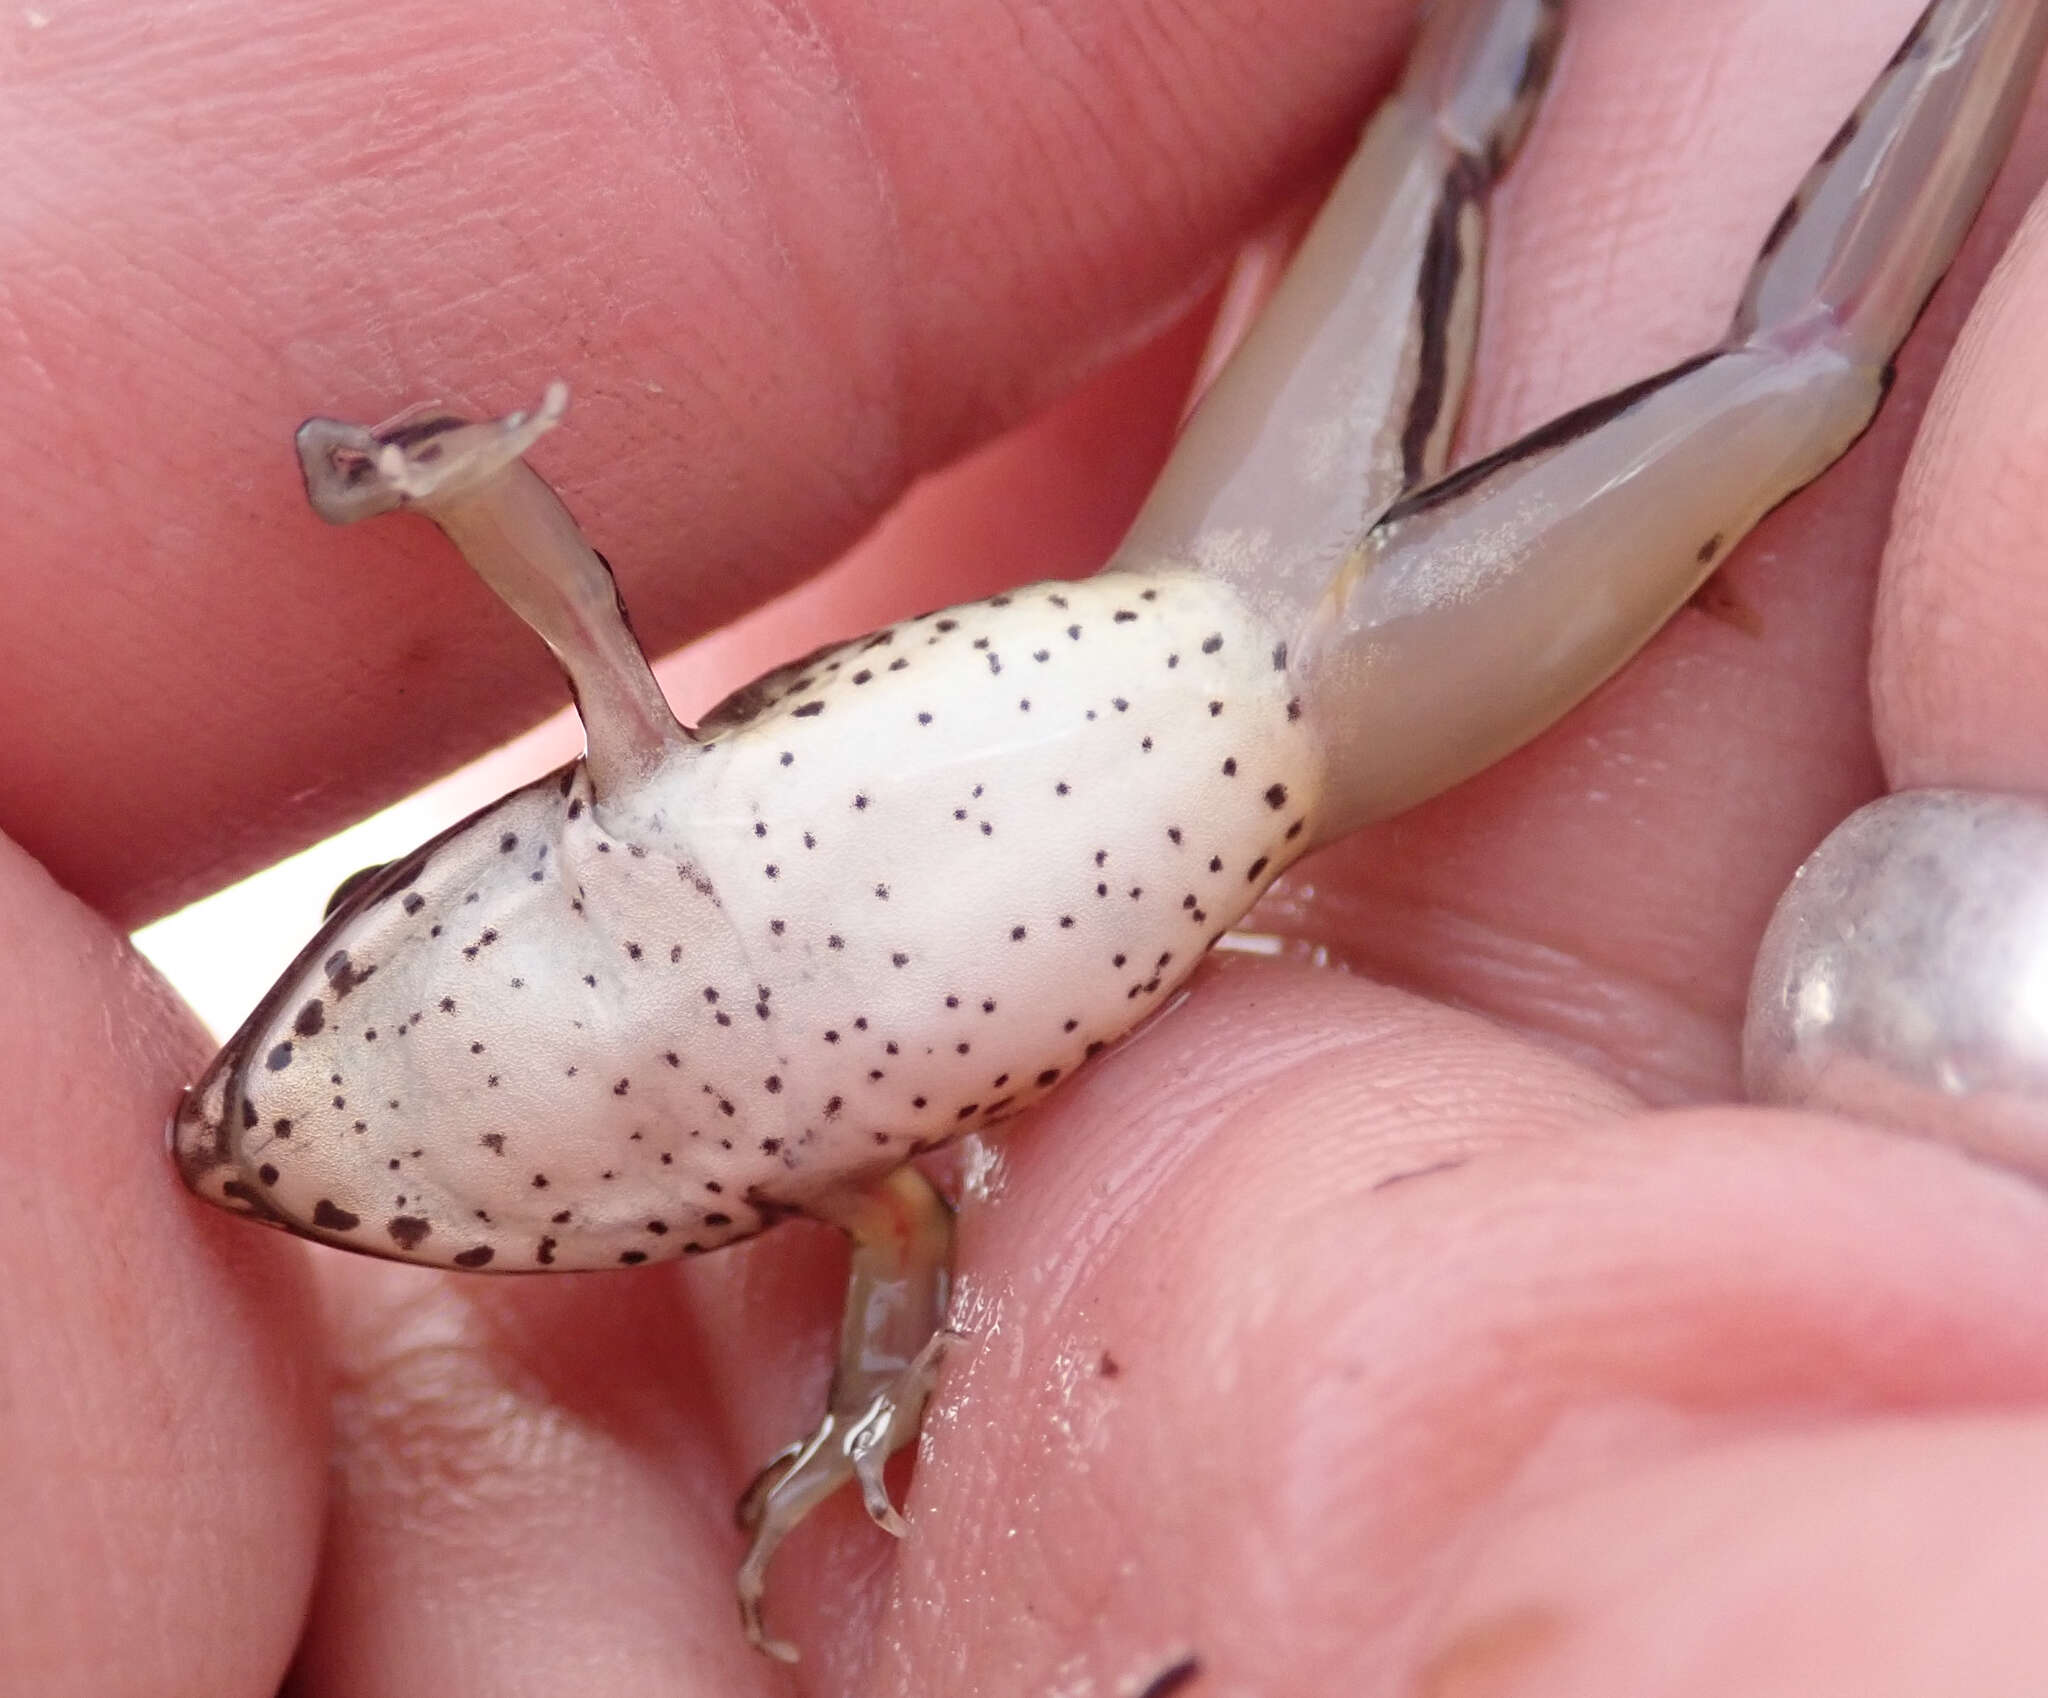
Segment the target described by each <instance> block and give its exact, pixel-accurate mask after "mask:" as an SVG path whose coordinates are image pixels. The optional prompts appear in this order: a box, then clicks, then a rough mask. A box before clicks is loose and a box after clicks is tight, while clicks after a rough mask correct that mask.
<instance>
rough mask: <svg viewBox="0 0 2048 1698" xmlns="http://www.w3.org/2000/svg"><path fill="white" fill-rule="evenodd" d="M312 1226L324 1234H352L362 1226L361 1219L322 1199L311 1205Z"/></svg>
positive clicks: (359, 1216)
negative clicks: (324, 1232)
mask: <svg viewBox="0 0 2048 1698" xmlns="http://www.w3.org/2000/svg"><path fill="white" fill-rule="evenodd" d="M313 1224H314V1225H315V1226H317V1227H319V1228H321V1229H322V1230H323V1231H326V1232H353V1231H355V1229H356V1228H357V1227H359V1226H361V1225H362V1224H363V1218H362V1216H361V1215H352V1214H350V1213H349V1212H348V1210H346V1209H344V1208H341V1207H339V1206H338V1205H337V1204H335V1203H333V1202H331V1201H329V1200H328V1199H327V1198H325V1197H322V1198H321V1199H320V1201H319V1202H317V1203H315V1204H314V1205H313Z"/></svg>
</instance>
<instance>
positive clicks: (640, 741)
mask: <svg viewBox="0 0 2048 1698" xmlns="http://www.w3.org/2000/svg"><path fill="white" fill-rule="evenodd" d="M568 406H569V391H568V387H567V386H566V385H565V384H562V383H560V382H556V383H551V384H549V385H548V388H547V393H546V394H545V395H544V396H542V398H541V402H540V405H539V406H537V407H535V408H533V409H531V410H530V411H524V412H516V413H508V414H506V415H505V416H504V417H503V418H499V419H491V420H487V421H485V422H484V423H481V424H476V423H472V422H471V421H469V420H467V419H464V418H460V417H458V416H456V415H455V414H452V413H449V412H446V411H444V410H442V409H441V408H439V407H433V406H429V407H414V408H410V409H408V410H407V411H406V412H403V413H401V414H399V415H398V416H397V417H396V418H394V419H389V420H386V421H385V422H384V423H383V424H381V425H375V426H364V425H352V424H345V423H343V422H342V421H341V420H339V419H308V420H307V421H306V422H305V423H304V424H303V425H301V426H300V427H299V434H298V438H297V441H298V450H299V468H300V470H301V471H302V472H303V473H304V474H305V479H306V497H307V499H308V500H309V501H310V502H311V503H312V506H313V511H314V512H316V513H318V514H319V515H320V517H321V518H323V519H325V520H326V521H327V522H328V523H329V524H334V525H346V524H352V523H354V522H355V521H356V520H358V519H368V518H374V517H375V516H376V515H378V514H380V513H395V512H398V511H400V510H402V509H407V508H410V509H413V510H416V511H418V512H421V513H424V514H425V515H426V516H427V517H428V518H430V519H432V520H433V521H434V522H435V523H436V524H437V525H439V526H440V527H441V529H442V530H443V531H445V532H446V533H447V534H448V537H449V540H450V541H452V542H453V543H454V544H455V546H456V547H457V548H459V549H460V550H461V551H462V555H463V558H464V559H466V560H467V561H468V562H469V563H470V565H471V566H472V567H473V568H475V570H476V574H477V576H478V577H480V578H482V579H483V581H484V582H485V583H486V584H488V585H489V586H490V587H491V589H492V590H494V591H495V592H496V593H497V595H498V597H499V599H500V600H501V601H503V602H504V603H505V605H506V606H507V607H509V608H511V609H512V611H513V612H514V613H516V614H518V615H519V617H520V618H521V619H523V620H525V621H526V623H527V624H528V625H529V626H531V627H532V628H533V630H534V631H535V632H536V633H537V634H538V635H539V636H540V637H541V639H542V640H543V641H544V642H546V644H547V645H548V647H549V648H551V649H552V650H554V653H555V658H556V659H557V660H558V661H560V662H561V664H562V670H563V671H564V672H566V673H567V674H568V676H569V687H570V689H571V690H572V691H573V692H574V693H575V697H576V706H577V711H578V712H579V713H581V714H582V716H583V728H584V732H585V735H586V737H587V738H588V742H589V756H588V764H589V767H590V777H591V788H592V791H593V794H594V796H595V800H596V805H597V807H598V808H599V810H600V811H601V812H602V811H607V810H613V809H619V808H622V807H624V806H626V805H627V801H628V798H629V797H630V795H631V793H632V792H633V791H634V790H635V789H636V788H637V787H638V786H639V785H641V784H642V783H644V782H645V781H646V780H647V779H648V778H650V777H652V776H653V775H654V774H655V773H656V772H657V771H658V770H660V768H661V767H662V765H663V763H664V762H665V761H666V760H667V759H668V757H669V756H670V755H672V754H673V753H674V752H675V750H676V749H677V748H678V747H680V746H681V745H682V744H684V743H686V742H688V741H689V735H688V733H687V732H685V731H684V730H683V728H682V727H681V726H680V725H678V724H677V723H676V719H675V716H674V715H673V714H672V713H670V712H669V709H668V704H667V702H666V701H664V700H663V698H662V694H661V689H660V687H659V686H658V685H657V684H656V683H655V682H654V674H653V673H652V672H650V671H649V670H648V667H647V659H646V656H645V655H643V654H642V653H641V652H640V645H639V644H638V643H637V642H636V641H635V640H634V638H633V633H632V631H631V629H630V628H629V627H628V626H627V624H626V618H625V611H624V609H623V608H622V607H621V606H620V604H619V593H618V588H617V586H616V585H615V584H614V583H613V581H612V574H611V568H610V567H609V566H607V565H606V564H605V562H604V559H603V557H602V556H601V555H599V554H598V552H597V551H596V550H595V549H593V548H592V547H591V546H590V545H589V544H588V543H587V542H585V541H584V540H583V535H582V533H581V532H580V531H579V530H577V528H576V521H575V520H574V519H572V518H570V516H569V511H568V509H567V508H565V507H564V506H563V505H562V503H561V501H560V499H559V498H558V497H557V496H556V495H555V492H554V491H553V490H552V489H550V488H549V487H548V486H547V484H546V483H545V482H544V481H543V480H542V478H541V476H540V474H539V473H538V472H536V471H534V470H533V469H532V468H531V467H530V466H528V465H527V464H526V462H525V460H524V459H523V458H522V456H523V455H525V453H526V452H527V450H528V449H530V448H531V447H532V446H533V445H534V444H535V443H536V442H538V441H539V440H540V439H541V438H542V437H543V436H545V435H546V434H547V433H548V432H549V431H551V430H553V429H554V427H555V426H556V425H557V424H559V423H560V422H561V419H562V415H563V413H564V412H566V411H567V409H568Z"/></svg>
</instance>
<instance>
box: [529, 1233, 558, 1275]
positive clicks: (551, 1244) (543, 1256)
mask: <svg viewBox="0 0 2048 1698" xmlns="http://www.w3.org/2000/svg"><path fill="white" fill-rule="evenodd" d="M533 1259H534V1260H535V1261H536V1262H538V1263H539V1264H540V1265H541V1266H542V1267H544V1268H547V1267H553V1266H554V1262H555V1241H554V1240H553V1239H552V1238H543V1239H542V1240H541V1241H540V1245H539V1247H538V1248H537V1249H535V1251H534V1252H533Z"/></svg>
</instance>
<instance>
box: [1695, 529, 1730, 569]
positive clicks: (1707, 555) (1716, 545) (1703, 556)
mask: <svg viewBox="0 0 2048 1698" xmlns="http://www.w3.org/2000/svg"><path fill="white" fill-rule="evenodd" d="M1722 540H1723V539H1722V536H1721V533H1720V532H1719V531H1716V532H1715V533H1714V534H1713V535H1712V536H1710V537H1708V538H1707V540H1706V541H1705V542H1703V543H1701V544H1700V551H1699V553H1698V554H1696V555H1694V556H1693V558H1694V559H1695V560H1697V561H1698V562H1699V563H1700V564H1701V565H1702V566H1704V565H1706V564H1707V562H1708V561H1710V560H1712V559H1713V558H1714V556H1715V555H1717V554H1719V553H1720V552H1721V543H1722Z"/></svg>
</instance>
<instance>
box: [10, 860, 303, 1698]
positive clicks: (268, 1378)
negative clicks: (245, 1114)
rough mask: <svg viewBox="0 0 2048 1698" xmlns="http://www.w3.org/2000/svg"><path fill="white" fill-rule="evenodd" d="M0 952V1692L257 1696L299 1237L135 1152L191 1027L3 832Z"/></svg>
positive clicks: (119, 944) (292, 1447)
mask: <svg viewBox="0 0 2048 1698" xmlns="http://www.w3.org/2000/svg"><path fill="white" fill-rule="evenodd" d="M0 958H4V959H5V961H6V963H7V974H6V985H5V989H4V990H0V1068H4V1071H5V1074H6V1077H7V1080H8V1101H7V1112H6V1114H5V1116H4V1117H0V1192H4V1195H5V1197H6V1202H5V1204H4V1206H0V1218H4V1221H5V1227H4V1230H0V1502H4V1503H5V1504H6V1506H7V1508H6V1514H5V1515H4V1516H0V1689H5V1690H6V1691H8V1692H10V1693H13V1692H19V1693H24V1694H27V1693H33V1694H35V1695H36V1698H74V1695H75V1698H128V1695H133V1698H168V1695H172V1694H194V1695H197V1694H201V1693H204V1694H206V1695H208V1698H269V1695H270V1694H272V1693H274V1692H275V1691H276V1689H277V1684H278V1681H279V1679H280V1678H281V1676H282V1674H283V1671H284V1668H285V1665H286V1663H287V1661H288V1660H289V1658H290V1656H291V1651H292V1646H293V1643H294V1641H295V1640H296V1638H297V1635H298V1631H299V1624H300V1618H301V1613H302V1611H303V1610H304V1608H305V1605H306V1599H307V1596H308V1593H309V1590H310V1587H311V1584H312V1577H313V1568H314V1561H315V1556H316V1553H317V1550H318V1546H319V1538H320V1516H321V1500H322V1496H323V1487H324V1482H325V1466H326V1422H325V1381H324V1373H323V1363H322V1361H321V1354H322V1339H321V1334H320V1329H319V1326H318V1324H317V1318H316V1316H315V1315H314V1313H313V1312H312V1303H311V1287H310V1282H309V1281H308V1280H307V1279H306V1277H305V1269H304V1265H303V1260H302V1258H301V1257H300V1256H299V1254H298V1253H297V1250H296V1248H295V1247H292V1246H287V1245H284V1244H282V1243H272V1242H264V1241H258V1238H257V1235H255V1234H250V1233H244V1232H236V1233H233V1234H231V1235H230V1234H223V1233H219V1232H217V1231H216V1230H215V1229H214V1226H213V1223H212V1222H210V1221H206V1220H202V1219H198V1218H196V1217H195V1216H194V1214H193V1212H192V1210H191V1209H190V1207H189V1206H188V1204H187V1201H186V1199H185V1198H184V1196H183V1195H182V1193H181V1191H180V1188H179V1187H178V1185H177V1183H176V1180H175V1178H174V1177H173V1176H172V1174H171V1172H170V1171H169V1168H168V1165H167V1164H166V1163H165V1162H163V1161H162V1160H161V1159H153V1158H155V1157H156V1155H157V1152H156V1150H155V1148H154V1147H153V1145H154V1140H153V1139H152V1138H151V1137H150V1128H151V1127H152V1125H153V1124H154V1123H155V1122H156V1121H157V1120H158V1118H159V1117H160V1116H161V1114H162V1109H163V1104H164V1102H165V1101H166V1100H167V1096H168V1094H170V1093H173V1092H175V1090H176V1085H175V1080H176V1079H177V1077H178V1076H179V1074H181V1073H182V1072H184V1071H185V1070H186V1069H188V1068H189V1067H190V1065H191V1061H192V1058H193V1056H194V1055H195V1054H196V1053H197V1052H198V1050H199V1048H200V1046H201V1044H202V1043H203V1039H202V1038H201V1036H200V1034H199V1033H198V1032H196V1031H195V1030H194V1029H193V1027H192V1024H191V1020H190V1017H189V1016H188V1015H187V1014H186V1013H185V1012H184V1011H183V1010H182V1009H181V1008H180V1007H178V1005H177V1003H176V999H175V998H174V997H172V996H171V994H170V993H169V992H168V991H167V990H166V988H165V987H164V986H163V984H162V983H161V982H160V981H159V980H157V979H156V978H155V977H154V976H153V975H152V974H151V973H150V972H149V971H148V969H147V968H146V967H144V966H143V965H142V964H141V963H140V962H139V961H138V959H137V958H136V957H135V955H134V954H133V953H132V952H131V951H130V950H129V949H128V947H127V945H126V944H125V943H124V942H123V941H122V940H120V939H119V938H117V937H115V936H113V935H112V934H110V932H109V931H108V928H107V927H106V925H105V924H104V923H103V922H102V921H100V920H98V919H97V918H95V917H94V916H92V915H91V914H89V913H88V912H87V911H86V910H85V909H84V908H83V907H82V906H81V905H80V904H79V903H78V902H77V901H76V900H75V899H74V898H72V897H70V896H68V895H66V894H65V893H64V892H62V891H61V890H59V889H58V888H57V887H56V886H55V885H54V884H53V883H52V882H51V881H50V880H49V879H48V878H47V877H46V876H45V875H44V874H42V873H41V872H40V871H38V870H37V869H36V867H35V866H34V864H33V863H32V862H30V861H29V860H28V858H27V857H26V856H25V855H23V854H22V853H21V852H20V851H19V850H18V849H15V848H14V847H13V846H12V845H10V844H7V843H5V842H4V841H0Z"/></svg>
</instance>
